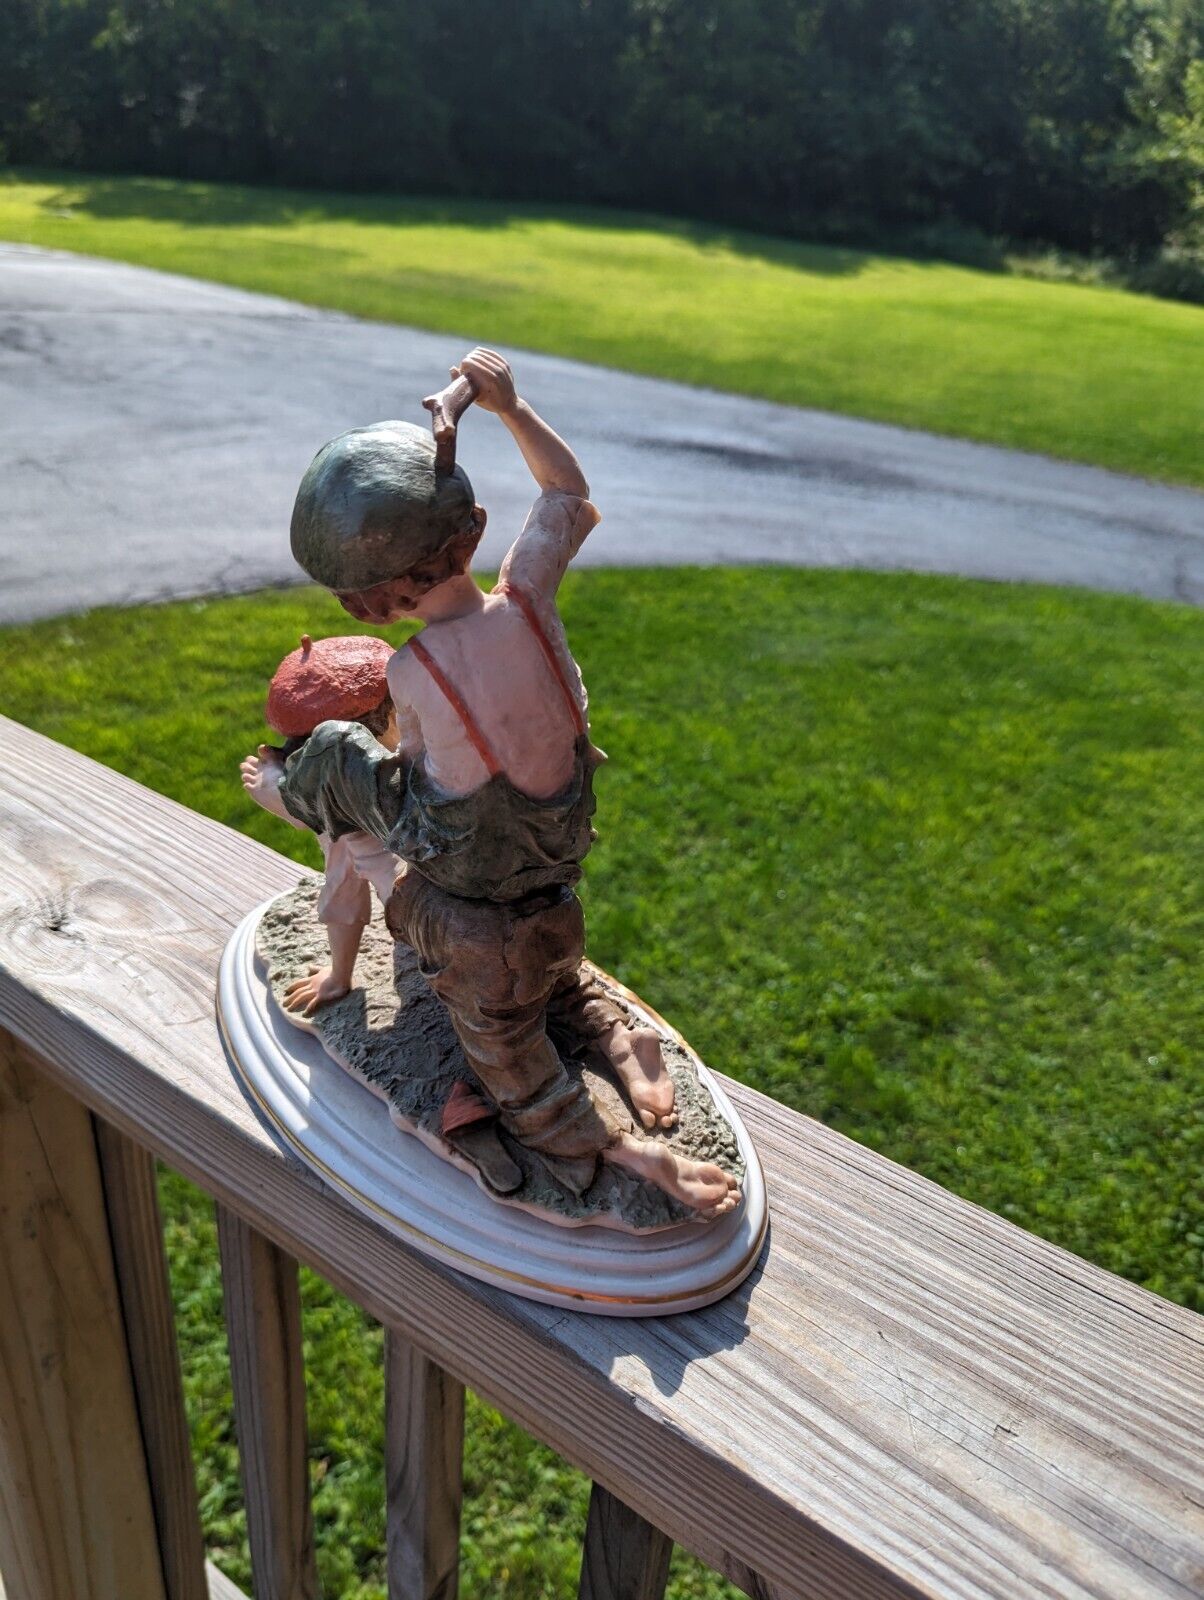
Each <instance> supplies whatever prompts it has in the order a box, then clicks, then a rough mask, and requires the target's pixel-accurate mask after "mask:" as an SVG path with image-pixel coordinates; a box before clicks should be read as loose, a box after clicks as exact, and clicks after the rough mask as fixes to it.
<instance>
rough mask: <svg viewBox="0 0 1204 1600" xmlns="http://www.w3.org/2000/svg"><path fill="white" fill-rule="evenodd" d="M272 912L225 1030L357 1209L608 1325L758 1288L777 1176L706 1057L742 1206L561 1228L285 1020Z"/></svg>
mask: <svg viewBox="0 0 1204 1600" xmlns="http://www.w3.org/2000/svg"><path fill="white" fill-rule="evenodd" d="M271 903H272V902H271V901H268V902H267V903H266V904H265V905H263V906H260V907H258V909H257V910H255V911H252V912H251V913H250V915H249V916H247V917H246V918H245V919H244V920H243V921H242V922H241V923H240V924H239V926H238V927H237V928H236V929H235V931H234V933H233V934H232V935H231V937H230V941H229V943H228V944H227V946H226V949H225V952H224V954H223V956H222V963H221V970H220V973H219V977H218V993H217V1009H218V1020H219V1022H220V1025H221V1029H222V1034H223V1037H224V1038H225V1041H226V1046H227V1049H228V1051H229V1055H230V1059H231V1061H232V1063H233V1065H234V1068H235V1071H236V1072H237V1074H238V1076H239V1078H240V1080H241V1082H242V1084H243V1086H244V1088H245V1089H246V1092H247V1094H248V1095H249V1096H250V1098H251V1100H252V1101H253V1103H254V1104H255V1105H256V1106H257V1107H258V1108H259V1110H260V1112H261V1113H262V1115H263V1116H264V1118H265V1119H266V1120H267V1122H268V1124H269V1126H270V1127H271V1128H272V1129H273V1130H274V1132H275V1133H276V1135H277V1137H278V1138H279V1139H280V1140H281V1142H282V1143H283V1144H285V1145H286V1146H287V1147H288V1148H289V1149H290V1150H292V1151H293V1152H294V1153H295V1154H296V1155H298V1156H300V1157H301V1159H302V1160H303V1161H304V1162H306V1164H307V1165H309V1166H311V1167H313V1168H314V1169H315V1170H316V1171H317V1172H318V1173H320V1174H321V1176H322V1177H323V1178H324V1179H325V1180H326V1182H327V1183H329V1184H330V1185H331V1187H332V1188H334V1189H337V1190H338V1192H339V1193H340V1194H341V1195H343V1196H344V1197H345V1198H346V1199H347V1200H349V1201H350V1202H351V1203H352V1204H353V1205H355V1206H357V1207H358V1208H359V1209H360V1210H361V1211H364V1212H366V1213H367V1214H368V1215H370V1216H372V1217H374V1218H375V1219H376V1220H377V1221H378V1222H379V1223H380V1224H381V1225H382V1226H383V1227H385V1228H387V1229H388V1230H389V1231H390V1232H391V1233H394V1234H396V1235H397V1236H398V1237H399V1238H401V1239H403V1240H404V1241H405V1242H406V1243H407V1244H410V1245H412V1246H413V1247H414V1248H415V1249H417V1250H421V1251H423V1252H424V1253H425V1254H426V1255H429V1256H433V1257H434V1258H435V1259H436V1260H438V1261H441V1262H443V1263H444V1264H445V1265H447V1266H450V1267H455V1268H458V1269H459V1270H460V1271H461V1272H466V1273H468V1274H469V1275H470V1276H471V1277H474V1278H479V1279H481V1280H482V1281H483V1282H485V1283H490V1284H494V1285H495V1286H496V1287H498V1288H501V1289H508V1290H510V1291H511V1292H512V1293H514V1294H519V1295H524V1296H526V1297H527V1298H528V1299H532V1300H542V1301H544V1302H545V1303H546V1304H548V1305H556V1306H565V1307H569V1308H572V1309H576V1310H579V1311H590V1312H594V1313H596V1314H598V1315H601V1316H613V1317H641V1316H645V1317H646V1316H664V1315H666V1314H668V1313H670V1312H675V1311H693V1310H697V1309H698V1307H700V1306H705V1305H710V1304H711V1303H712V1302H713V1301H715V1300H719V1299H722V1297H723V1296H724V1295H725V1294H728V1293H730V1291H731V1290H732V1289H734V1288H735V1287H736V1285H737V1284H739V1283H741V1282H742V1281H743V1279H744V1278H745V1277H747V1275H748V1274H749V1272H750V1271H751V1270H752V1268H753V1266H754V1264H755V1262H756V1260H757V1257H758V1255H759V1254H760V1251H761V1246H762V1243H763V1241H764V1238H765V1232H766V1228H767V1225H768V1210H767V1206H766V1199H765V1183H764V1178H763V1177H762V1173H761V1166H760V1162H759V1161H758V1159H757V1153H756V1150H755V1149H754V1148H753V1145H752V1141H751V1140H750V1139H749V1137H748V1134H747V1132H746V1131H745V1129H744V1126H743V1124H742V1123H741V1121H740V1119H739V1117H738V1116H737V1115H736V1112H735V1109H734V1107H733V1106H732V1104H731V1102H730V1100H729V1099H728V1098H727V1096H726V1095H725V1094H724V1092H723V1089H722V1088H721V1086H720V1085H719V1083H718V1082H717V1081H716V1079H715V1077H714V1075H713V1074H712V1073H710V1072H709V1071H708V1070H707V1068H706V1067H705V1065H703V1063H702V1062H701V1061H698V1059H697V1057H694V1060H695V1062H696V1065H697V1069H698V1072H699V1074H700V1076H701V1077H702V1078H703V1080H704V1082H705V1084H706V1086H707V1088H708V1090H709V1091H710V1093H711V1094H712V1095H713V1097H714V1099H715V1103H716V1105H717V1106H718V1107H719V1109H720V1111H721V1112H722V1113H723V1115H724V1116H725V1117H726V1118H727V1119H728V1121H729V1123H730V1124H731V1126H732V1128H733V1130H734V1131H735V1133H736V1137H737V1139H738V1141H739V1145H740V1153H741V1156H742V1157H743V1160H744V1163H745V1170H746V1176H745V1181H744V1200H743V1203H742V1204H741V1205H740V1206H739V1207H738V1208H737V1209H736V1210H735V1211H734V1212H730V1213H729V1214H728V1215H727V1216H725V1217H720V1218H719V1219H718V1220H717V1221H714V1222H707V1223H703V1222H692V1223H683V1224H681V1225H679V1226H677V1227H672V1228H665V1229H662V1230H661V1231H660V1232H657V1233H649V1234H632V1233H623V1232H619V1231H616V1230H615V1229H612V1228H601V1227H594V1226H586V1227H576V1228H571V1229H568V1228H561V1227H555V1226H553V1225H552V1224H551V1223H548V1222H545V1221H543V1220H542V1219H541V1218H539V1217H536V1216H532V1215H530V1214H528V1213H526V1212H524V1211H520V1210H517V1209H515V1208H514V1207H507V1206H503V1205H499V1204H498V1203H497V1202H496V1201H495V1200H492V1199H491V1198H490V1197H489V1195H488V1194H486V1193H485V1192H484V1191H483V1190H482V1189H481V1188H480V1187H479V1186H478V1184H477V1183H476V1182H475V1181H474V1179H473V1178H472V1177H470V1176H469V1175H468V1174H467V1173H466V1172H463V1171H460V1170H458V1169H457V1168H456V1167H454V1166H452V1165H450V1164H449V1163H448V1162H447V1161H446V1160H444V1159H442V1157H440V1156H438V1155H436V1154H435V1152H434V1151H433V1150H430V1149H428V1148H427V1146H426V1145H425V1144H423V1142H422V1141H421V1140H420V1139H419V1138H417V1137H414V1136H412V1135H408V1134H405V1133H402V1132H400V1131H399V1130H398V1129H397V1128H396V1127H395V1126H394V1124H393V1123H392V1121H391V1120H390V1118H389V1114H388V1111H387V1110H386V1109H385V1107H384V1106H382V1104H381V1102H380V1100H379V1099H377V1098H376V1097H375V1096H374V1095H373V1094H372V1093H371V1092H370V1091H369V1090H368V1089H367V1088H365V1087H364V1086H363V1085H362V1084H360V1083H358V1082H357V1081H356V1080H355V1079H354V1078H352V1077H351V1076H350V1075H349V1074H348V1073H347V1072H345V1071H344V1070H343V1069H342V1068H341V1067H339V1066H338V1065H337V1064H336V1063H335V1062H334V1061H332V1060H331V1058H330V1057H329V1056H328V1055H327V1054H326V1051H325V1050H324V1049H323V1048H322V1046H321V1044H320V1043H319V1042H318V1040H317V1039H316V1038H315V1037H313V1035H311V1034H307V1033H304V1032H302V1031H301V1030H300V1029H298V1028H296V1027H294V1026H293V1024H292V1023H290V1022H288V1021H286V1020H285V1019H284V1018H283V1017H282V1016H281V1015H280V1013H279V1012H278V1011H277V1010H276V1007H275V1004H274V1003H273V1001H272V999H271V996H270V994H269V991H268V986H267V982H266V979H265V976H264V974H263V972H262V971H261V970H260V966H259V963H258V961H257V959H256V956H255V930H256V928H257V926H258V924H259V919H260V918H261V916H262V915H263V913H264V911H265V910H266V909H267V905H270V904H271ZM633 998H634V997H633ZM636 1004H637V1005H639V1006H640V1009H642V1010H645V1011H646V1012H647V1008H646V1007H643V1006H642V1003H640V1002H638V1001H637V1002H636ZM647 1015H648V1017H649V1020H651V1021H652V1022H653V1023H654V1024H655V1025H657V1026H660V1027H662V1028H663V1027H664V1024H663V1023H662V1022H661V1019H660V1018H658V1017H656V1016H655V1015H654V1014H653V1013H651V1012H647Z"/></svg>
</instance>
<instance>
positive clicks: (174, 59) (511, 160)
mask: <svg viewBox="0 0 1204 1600" xmlns="http://www.w3.org/2000/svg"><path fill="white" fill-rule="evenodd" d="M5 19H6V29H5V52H4V55H3V56H0V151H2V152H6V153H7V156H8V159H10V160H12V161H14V162H26V163H39V164H63V165H74V166H80V167H86V168H94V169H95V168H99V169H102V170H117V171H136V172H151V173H156V174H170V175H175V176H179V177H200V178H209V179H238V180H252V181H256V182H288V183H296V184H302V185H315V186H322V185H324V186H328V187H335V188H341V189H348V188H352V189H367V188H377V189H383V190H388V191H392V192H398V191H400V192H409V193H414V192H424V193H439V194H443V193H448V194H460V195H468V194H470V195H477V196H494V197H500V198H504V199H510V200H521V201H528V200H533V199H548V200H557V201H561V202H570V201H571V202H600V203H608V204H619V205H625V206H639V207H651V208H654V209H659V210H668V211H671V212H673V213H675V214H679V215H680V214H685V215H689V216H694V217H699V218H702V219H705V220H710V221H718V222H721V223H724V224H729V225H730V224H736V225H740V226H748V227H756V228H761V229H765V230H768V231H770V232H773V233H779V234H781V233H786V234H793V235H795V236H814V235H815V234H817V232H823V233H826V234H827V235H828V236H829V237H831V236H835V235H841V236H844V237H845V238H846V239H858V238H860V239H862V240H864V239H865V238H866V237H867V235H868V236H869V237H871V238H872V237H875V236H878V237H880V235H881V230H882V229H883V228H888V227H889V228H898V227H907V228H914V227H916V226H923V225H929V224H933V223H937V224H940V223H943V222H949V221H953V222H956V223H960V224H962V225H963V226H969V227H972V228H974V229H977V230H979V231H985V232H986V233H988V234H990V235H992V236H995V235H999V236H1006V237H1008V238H1011V239H1016V240H1021V241H1037V242H1040V243H1046V244H1052V245H1056V246H1059V247H1062V248H1066V249H1072V250H1078V251H1085V250H1104V251H1109V252H1112V253H1120V252H1129V251H1137V252H1140V253H1150V252H1152V251H1153V250H1154V249H1155V248H1156V247H1157V246H1158V245H1159V244H1161V243H1162V242H1164V241H1165V240H1167V239H1168V238H1170V237H1171V236H1174V235H1176V234H1177V233H1178V232H1179V231H1181V230H1182V228H1183V227H1184V226H1185V225H1186V224H1185V208H1186V209H1187V210H1190V203H1191V202H1190V191H1191V190H1192V187H1193V185H1198V183H1199V170H1200V169H1199V165H1198V160H1197V161H1196V165H1195V167H1194V169H1193V168H1192V167H1191V162H1192V161H1193V160H1195V159H1196V158H1193V157H1191V156H1190V155H1189V156H1185V157H1182V158H1181V157H1180V156H1179V155H1172V154H1168V153H1167V152H1166V149H1165V140H1166V137H1167V125H1168V124H1167V119H1168V118H1169V119H1170V122H1171V123H1172V124H1173V121H1174V118H1175V116H1176V115H1178V111H1179V108H1180V105H1181V102H1182V101H1183V99H1184V97H1185V96H1186V95H1189V94H1190V92H1191V91H1190V86H1189V84H1188V77H1187V75H1188V74H1189V72H1190V65H1191V62H1192V61H1193V60H1198V59H1199V54H1200V51H1199V48H1198V46H1199V42H1200V35H1201V31H1202V30H1204V0H1053V3H1050V0H957V3H952V0H526V3H525V4H524V5H523V6H521V7H515V6H499V5H497V4H496V3H495V0H460V3H459V4H458V5H457V6H456V7H455V8H453V9H448V8H439V7H432V6H430V5H427V4H423V3H420V0H347V3H345V4H340V5H338V6H334V7H332V6H330V5H327V4H324V3H322V0H293V3H292V4H291V5H289V6H283V7H282V6H279V5H271V4H268V3H266V0H172V3H171V4H167V3H165V0H51V3H47V0H8V5H7V7H6V12H5ZM1193 46H1194V47H1195V54H1194V56H1193V54H1192V51H1193ZM1159 150H1160V151H1161V153H1158V152H1159ZM1185 163H1186V165H1185ZM1193 171H1194V176H1193Z"/></svg>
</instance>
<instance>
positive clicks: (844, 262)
mask: <svg viewBox="0 0 1204 1600" xmlns="http://www.w3.org/2000/svg"><path fill="white" fill-rule="evenodd" d="M47 182H50V183H56V184H59V185H61V188H60V189H59V190H58V192H56V193H55V194H53V195H50V196H48V197H47V198H46V199H45V200H44V201H42V203H41V209H42V210H43V211H44V212H47V213H55V212H72V211H74V212H79V213H82V214H84V215H87V216H89V217H93V218H96V219H97V220H101V221H123V222H128V221H135V220H141V221H147V222H172V223H183V224H186V225H192V226H198V227H206V228H223V227H230V228H239V227H256V228H290V227H294V226H297V225H299V224H302V225H312V224H321V223H343V224H347V223H351V224H354V225H356V226H360V227H384V228H406V227H468V228H473V229H496V230H498V231H504V230H505V229H508V228H514V227H521V226H522V225H523V224H526V223H533V222H534V223H540V222H552V223H556V222H560V223H569V224H572V225H573V226H575V227H578V228H582V229H585V230H590V229H596V230H598V232H599V233H615V232H629V233H632V234H638V233H654V234H656V235H658V236H660V237H662V238H665V237H668V238H676V239H680V240H682V241H684V242H685V243H687V244H690V245H693V246H694V247H695V248H696V249H697V250H699V251H700V252H702V253H706V252H710V251H725V252H730V253H732V254H735V255H740V256H746V257H748V258H749V259H751V260H757V261H763V262H770V263H773V264H775V265H779V266H785V267H788V268H793V269H795V270H797V271H800V272H806V273H812V274H815V275H819V276H824V277H847V276H853V275H855V274H857V273H858V272H861V271H863V270H864V269H865V268H866V267H867V266H869V265H871V264H872V263H873V262H874V260H875V259H877V257H879V256H881V255H882V254H884V253H889V252H883V251H877V252H872V251H870V250H862V249H852V248H849V247H846V246H843V245H837V244H810V243H804V242H802V241H799V240H794V239H788V238H772V237H766V236H765V235H762V234H757V233H749V232H745V231H743V230H741V229H733V228H723V227H718V226H715V225H711V224H707V223H702V222H691V221H686V220H683V219H681V218H674V217H665V216H660V215H657V214H655V213H651V212H638V211H618V210H616V211H611V210H607V209H603V208H601V207H590V206H573V205H555V204H552V203H543V202H536V201H532V202H521V203H519V202H508V201H502V200H473V199H467V198H458V197H453V198H449V197H447V196H446V195H441V196H433V195H432V196H424V195H382V194H356V193H333V192H330V191H322V190H307V189H281V188H268V187H264V188H260V187H258V186H253V185H248V184H229V183H207V182H195V181H184V180H179V179H175V178H135V177H131V178H113V177H93V176H90V175H89V174H87V173H73V172H64V171H55V172H46V171H38V170H36V169H21V170H11V171H9V172H7V173H4V174H0V184H3V183H9V184H16V183H47Z"/></svg>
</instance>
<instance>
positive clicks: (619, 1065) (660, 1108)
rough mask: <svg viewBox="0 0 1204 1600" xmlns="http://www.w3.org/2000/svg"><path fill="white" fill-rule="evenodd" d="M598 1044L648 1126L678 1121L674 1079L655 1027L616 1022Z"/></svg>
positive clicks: (662, 1125) (649, 1127)
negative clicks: (667, 1065) (641, 1026)
mask: <svg viewBox="0 0 1204 1600" xmlns="http://www.w3.org/2000/svg"><path fill="white" fill-rule="evenodd" d="M598 1048H599V1049H600V1050H601V1052H602V1054H603V1055H604V1056H605V1057H606V1060H607V1061H608V1062H609V1063H610V1065H611V1066H612V1067H613V1068H614V1070H615V1072H616V1073H617V1074H618V1077H619V1081H620V1082H621V1083H622V1085H623V1087H624V1088H625V1089H626V1090H627V1093H628V1094H629V1095H630V1097H631V1103H632V1105H633V1106H634V1107H635V1109H636V1114H637V1116H638V1117H639V1119H640V1121H641V1122H642V1123H643V1124H644V1126H645V1127H646V1128H648V1129H652V1128H671V1127H673V1125H674V1123H675V1122H676V1121H677V1111H676V1108H675V1106H674V1103H673V1079H672V1078H671V1077H670V1076H669V1069H668V1068H667V1067H666V1066H665V1058H664V1056H663V1054H662V1053H661V1041H660V1035H659V1034H658V1033H657V1032H656V1031H655V1030H654V1029H652V1028H625V1027H624V1026H623V1025H622V1023H620V1022H616V1023H615V1024H614V1026H613V1027H612V1028H611V1029H610V1032H609V1033H605V1034H603V1035H602V1037H601V1038H600V1039H599V1040H598Z"/></svg>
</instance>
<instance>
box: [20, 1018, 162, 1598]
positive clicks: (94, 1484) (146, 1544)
mask: <svg viewBox="0 0 1204 1600" xmlns="http://www.w3.org/2000/svg"><path fill="white" fill-rule="evenodd" d="M0 1571H3V1573H4V1581H5V1584H6V1586H7V1589H8V1592H9V1594H10V1595H11V1596H12V1597H13V1600H112V1597H113V1596H115V1595H120V1596H121V1600H165V1594H164V1588H163V1576H162V1569H161V1567H160V1563H159V1546H158V1540H157V1537H156V1533H155V1520H154V1513H153V1510H152V1507H151V1497H150V1490H149V1487H148V1484H147V1472H146V1463H145V1460H144V1457H143V1450H142V1436H141V1434H140V1432H139V1428H138V1415H137V1411H136V1409H135V1405H134V1391H133V1387H132V1384H131V1381H130V1369H129V1361H128V1356H127V1351H126V1343H125V1328H124V1326H123V1323H122V1317H121V1307H120V1304H119V1302H118V1298H117V1284H116V1280H115V1277H114V1271H113V1258H112V1253H111V1250H110V1245H109V1235H108V1230H107V1227H106V1225H105V1208H104V1196H103V1194H102V1191H101V1184H100V1170H99V1165H98V1161H97V1154H96V1142H95V1139H94V1136H93V1130H92V1118H91V1117H90V1116H89V1115H88V1112H87V1111H86V1110H85V1108H84V1107H83V1106H82V1105H80V1103H79V1102H78V1101H76V1100H73V1099H71V1097H70V1096H69V1095H68V1094H67V1093H65V1092H64V1090H63V1089H61V1088H59V1087H58V1086H57V1085H55V1084H54V1083H52V1082H51V1081H50V1080H49V1079H48V1078H47V1077H46V1076H45V1075H44V1074H43V1073H42V1072H41V1071H39V1070H38V1067H37V1065H36V1064H35V1060H34V1058H33V1057H32V1055H31V1054H30V1053H29V1052H28V1051H27V1050H26V1049H25V1048H24V1047H23V1046H21V1045H19V1044H17V1043H16V1042H15V1041H14V1040H13V1039H11V1038H10V1037H9V1036H8V1035H6V1034H0Z"/></svg>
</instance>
